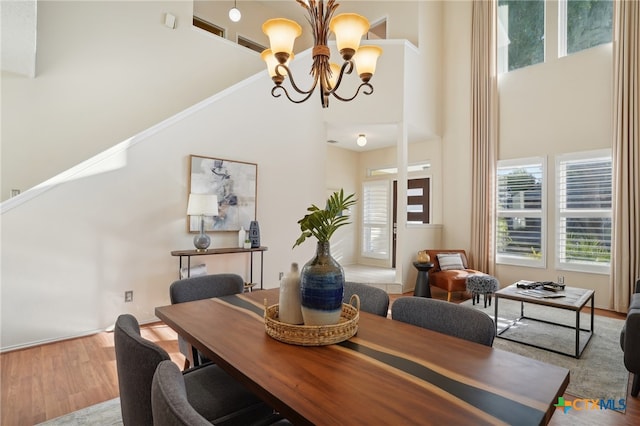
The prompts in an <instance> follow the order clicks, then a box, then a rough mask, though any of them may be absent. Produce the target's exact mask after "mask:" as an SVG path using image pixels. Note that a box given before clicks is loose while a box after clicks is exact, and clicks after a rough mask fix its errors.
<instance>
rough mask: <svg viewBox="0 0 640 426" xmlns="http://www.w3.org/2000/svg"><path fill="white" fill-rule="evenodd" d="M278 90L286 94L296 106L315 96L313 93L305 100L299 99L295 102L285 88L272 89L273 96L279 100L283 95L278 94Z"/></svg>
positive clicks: (276, 87) (275, 87)
mask: <svg viewBox="0 0 640 426" xmlns="http://www.w3.org/2000/svg"><path fill="white" fill-rule="evenodd" d="M278 90H280V91H282V92H284V94H285V96H286V97H287V99H289V100H290V101H291V102H293V103H294V104H301V103H303V102H304V101H306V100H307V99H309V98H310V97H311V95H313V92H310V93H308V94H307V96H305V97H304V98H302V99H299V100H295V99H293V98H292V97H291V96H290V95H289V92H288V91H287V89H286V88H285V87H284V86H273V88H271V96H273V97H274V98H279V97H280V96H281V94H280V93H278Z"/></svg>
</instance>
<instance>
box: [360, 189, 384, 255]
mask: <svg viewBox="0 0 640 426" xmlns="http://www.w3.org/2000/svg"><path fill="white" fill-rule="evenodd" d="M367 187H377V189H381V190H384V191H385V192H386V200H385V201H384V204H385V206H386V220H384V221H381V222H373V221H370V220H369V218H367V217H366V215H367V205H366V204H367V200H366V198H365V195H366V193H367ZM373 228H376V229H381V230H382V231H383V234H384V235H385V236H386V247H384V249H383V250H378V251H371V250H368V249H367V247H366V246H367V244H365V239H367V238H368V237H370V231H371V229H373ZM360 255H361V256H362V257H368V258H373V259H381V260H389V259H390V258H391V181H389V180H386V179H384V180H368V181H365V182H363V183H362V237H361V239H360Z"/></svg>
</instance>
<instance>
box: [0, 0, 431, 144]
mask: <svg viewBox="0 0 640 426" xmlns="http://www.w3.org/2000/svg"><path fill="white" fill-rule="evenodd" d="M259 1H261V2H264V3H266V4H268V6H269V7H270V8H272V9H275V10H277V11H278V13H279V14H280V15H281V16H282V17H286V18H289V19H295V20H296V21H299V22H300V23H301V24H303V21H304V19H305V17H306V12H305V11H304V9H303V8H302V7H301V6H300V5H298V4H297V3H296V2H295V1H293V0H288V1H273V0H259ZM0 7H1V9H0V11H1V14H2V69H3V70H5V71H10V72H14V73H18V74H22V75H26V76H29V77H35V74H36V35H37V1H36V0H20V1H5V0H2V1H1V2H0ZM304 26H305V27H306V26H308V23H304ZM360 133H363V134H365V135H366V137H367V145H366V146H364V147H360V146H358V145H357V144H356V138H357V137H358V135H359V134H360ZM419 137H421V135H416V134H413V133H412V132H411V131H410V134H409V142H412V140H413V139H416V138H419ZM327 141H332V142H333V143H335V146H337V147H340V148H344V149H349V150H354V151H368V150H374V149H379V148H384V147H389V146H394V145H396V141H397V126H396V125H395V124H378V123H359V124H355V123H354V124H337V123H328V124H327Z"/></svg>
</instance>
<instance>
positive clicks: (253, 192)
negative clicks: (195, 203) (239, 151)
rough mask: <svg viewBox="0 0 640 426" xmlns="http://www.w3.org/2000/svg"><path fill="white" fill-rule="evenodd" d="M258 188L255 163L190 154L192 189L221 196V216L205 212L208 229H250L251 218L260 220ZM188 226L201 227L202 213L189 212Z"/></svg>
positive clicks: (197, 230) (196, 191)
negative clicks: (200, 215)
mask: <svg viewBox="0 0 640 426" xmlns="http://www.w3.org/2000/svg"><path fill="white" fill-rule="evenodd" d="M257 188H258V165H257V164H255V163H246V162H243V161H234V160H227V159H224V158H215V157H205V156H201V155H190V156H189V193H190V194H192V193H193V194H215V195H217V196H218V216H214V217H207V216H205V218H204V230H205V232H211V231H239V230H240V227H244V229H249V224H250V222H251V221H252V220H256V219H255V218H256V208H257ZM187 230H188V231H189V232H190V233H198V232H199V231H200V218H199V217H198V216H187Z"/></svg>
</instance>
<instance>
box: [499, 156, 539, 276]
mask: <svg viewBox="0 0 640 426" xmlns="http://www.w3.org/2000/svg"><path fill="white" fill-rule="evenodd" d="M497 176H498V181H497V196H496V203H497V206H496V213H497V214H496V224H495V226H496V232H495V235H496V239H495V244H496V246H495V250H496V262H497V263H501V264H509V265H520V266H532V267H545V265H546V262H545V235H546V232H545V228H546V225H545V222H546V221H545V215H544V214H543V213H544V211H545V198H546V197H545V193H546V190H545V185H546V182H545V181H544V180H545V161H544V159H543V158H529V159H519V160H502V161H499V162H498V168H497Z"/></svg>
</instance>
